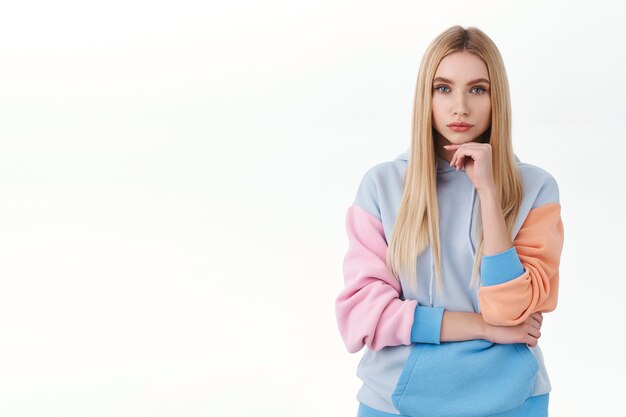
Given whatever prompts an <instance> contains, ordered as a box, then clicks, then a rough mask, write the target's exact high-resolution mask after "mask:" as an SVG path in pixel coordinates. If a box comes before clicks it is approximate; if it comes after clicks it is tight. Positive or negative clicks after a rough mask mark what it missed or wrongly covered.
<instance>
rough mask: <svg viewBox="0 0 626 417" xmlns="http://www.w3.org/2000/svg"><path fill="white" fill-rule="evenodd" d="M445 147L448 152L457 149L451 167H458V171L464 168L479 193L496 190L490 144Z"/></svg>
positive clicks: (471, 143)
mask: <svg viewBox="0 0 626 417" xmlns="http://www.w3.org/2000/svg"><path fill="white" fill-rule="evenodd" d="M443 147H444V148H446V150H454V149H456V152H455V153H454V155H453V156H452V159H451V160H450V166H456V170H457V171H458V170H459V169H461V167H462V166H464V167H465V173H466V174H467V176H468V178H469V179H470V181H471V182H472V184H474V188H476V190H477V191H479V192H480V191H482V190H487V189H490V188H491V189H492V190H493V189H495V182H494V180H493V168H492V162H491V161H492V157H491V155H492V153H491V145H490V144H489V143H476V142H469V143H462V144H460V145H455V144H453V145H444V146H443ZM466 158H467V159H466Z"/></svg>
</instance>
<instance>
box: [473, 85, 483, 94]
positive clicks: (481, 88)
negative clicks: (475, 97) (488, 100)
mask: <svg viewBox="0 0 626 417" xmlns="http://www.w3.org/2000/svg"><path fill="white" fill-rule="evenodd" d="M475 88H477V89H479V90H482V91H480V92H478V93H477V94H483V93H485V92H486V91H487V90H486V89H484V88H483V87H479V86H476V87H472V90H474V89H475Z"/></svg>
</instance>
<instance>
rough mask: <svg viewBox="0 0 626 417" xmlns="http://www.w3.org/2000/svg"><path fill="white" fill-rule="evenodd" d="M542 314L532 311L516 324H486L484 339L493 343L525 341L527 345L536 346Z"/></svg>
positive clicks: (539, 335) (539, 334)
mask: <svg viewBox="0 0 626 417" xmlns="http://www.w3.org/2000/svg"><path fill="white" fill-rule="evenodd" d="M542 323H543V314H541V312H538V313H533V314H531V315H530V316H528V318H527V319H526V320H525V321H524V322H522V323H520V324H518V325H517V326H494V325H492V324H487V331H486V337H485V338H486V339H487V340H488V341H490V342H493V343H502V344H509V343H526V345H528V346H536V345H537V342H538V340H539V338H540V337H541V332H540V331H539V329H541V324H542Z"/></svg>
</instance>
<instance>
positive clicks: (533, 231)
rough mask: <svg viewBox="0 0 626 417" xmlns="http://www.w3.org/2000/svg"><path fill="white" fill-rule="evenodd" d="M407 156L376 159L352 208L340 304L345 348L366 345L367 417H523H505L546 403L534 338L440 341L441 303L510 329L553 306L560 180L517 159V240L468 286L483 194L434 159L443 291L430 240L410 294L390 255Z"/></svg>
mask: <svg viewBox="0 0 626 417" xmlns="http://www.w3.org/2000/svg"><path fill="white" fill-rule="evenodd" d="M409 155H410V154H409V149H407V150H406V151H405V152H404V153H402V154H401V155H399V156H398V157H397V158H395V159H394V160H393V161H387V162H382V163H379V164H377V165H375V166H373V167H371V168H370V169H369V170H368V171H367V172H366V173H365V175H364V177H363V178H362V180H361V183H360V184H359V187H358V190H357V193H356V196H355V199H354V201H353V204H352V205H351V206H350V207H349V208H348V210H347V214H346V219H345V221H346V223H345V225H346V230H347V235H348V250H347V253H346V255H345V258H344V263H343V273H344V282H345V288H343V289H342V291H341V292H340V294H339V295H338V296H337V298H336V300H335V308H336V317H337V323H338V327H339V331H340V334H341V337H342V338H343V341H344V343H345V346H346V348H347V350H348V352H350V353H356V352H358V351H360V350H361V349H362V348H363V347H365V351H364V352H363V356H362V358H361V360H360V362H359V365H358V368H357V372H356V373H357V376H358V377H359V378H360V379H361V380H362V381H363V384H362V386H361V388H360V390H359V392H358V393H357V396H356V398H357V400H358V401H359V402H360V406H361V407H364V409H367V410H368V412H370V414H368V415H380V416H383V415H387V414H385V413H389V414H393V415H398V414H400V415H407V416H414V417H418V416H424V417H426V416H428V417H432V416H439V417H484V416H491V415H495V414H498V416H500V414H499V413H503V414H502V415H506V416H507V417H508V416H509V415H517V414H506V413H507V412H508V411H510V410H514V411H515V410H518V409H519V410H521V408H520V407H521V406H523V405H524V404H529V402H527V401H526V400H529V399H531V400H532V399H539V398H542V399H543V398H546V400H547V395H545V394H548V393H549V392H550V391H551V385H550V380H549V378H548V373H547V371H546V367H545V365H544V360H543V355H542V352H541V348H540V347H539V344H537V345H536V346H534V347H529V346H527V345H526V344H525V343H516V344H496V343H491V342H489V341H487V340H484V339H474V340H468V341H458V342H441V341H440V335H441V323H442V319H443V312H444V310H446V309H448V310H452V311H466V312H475V313H481V314H482V316H483V318H484V320H485V321H486V322H488V323H490V324H493V325H507V326H510V325H516V324H519V323H522V322H523V321H525V320H526V319H527V318H528V316H529V315H530V314H532V313H534V312H538V311H541V312H550V311H553V310H554V309H555V308H556V305H557V298H558V287H559V260H560V256H561V251H562V248H563V237H564V236H563V223H562V220H561V216H560V202H559V189H558V185H557V182H556V181H555V179H554V178H553V177H552V176H551V175H550V174H549V173H548V172H547V171H545V170H544V169H542V168H539V167H537V166H534V165H531V164H528V163H523V162H520V160H519V158H518V157H517V155H515V163H516V164H517V167H518V168H519V170H520V173H521V177H522V184H523V185H522V186H523V199H522V202H521V207H520V210H519V214H518V217H517V221H516V224H515V226H514V229H513V232H512V236H511V239H512V241H513V247H511V248H510V249H508V250H505V251H503V252H501V253H498V254H494V255H491V256H483V258H482V262H481V265H480V272H479V274H480V277H479V278H480V282H481V284H480V287H479V288H477V289H470V279H471V272H472V265H473V262H474V259H475V256H476V247H477V242H478V239H477V236H476V222H477V219H478V217H477V216H479V215H480V210H479V204H480V201H479V195H478V193H477V191H476V189H475V188H474V186H473V184H472V182H471V181H470V180H469V178H468V177H467V175H466V173H465V169H464V168H462V169H461V170H459V171H457V170H456V168H455V167H451V166H450V165H449V162H447V161H446V160H445V159H443V158H441V157H439V156H436V174H437V197H438V202H439V210H440V213H439V214H440V217H439V218H440V240H441V245H442V246H441V256H442V265H441V266H442V277H443V291H442V293H441V294H437V292H436V287H435V285H434V262H433V257H432V254H431V251H430V247H428V248H426V250H424V251H423V252H422V253H421V254H420V255H419V256H418V257H417V266H416V268H417V277H418V285H417V289H416V290H413V289H412V288H411V287H410V286H409V285H408V282H407V280H406V277H404V276H403V275H402V274H400V277H399V280H398V279H397V278H396V277H395V276H394V275H393V274H392V273H391V271H390V269H389V268H388V267H387V265H386V261H385V259H386V253H387V242H388V240H389V239H390V237H391V232H392V230H393V227H394V222H395V219H396V216H397V212H398V208H399V206H400V201H401V198H402V192H403V186H404V175H405V172H406V168H407V164H408V158H409ZM545 409H546V413H547V403H545ZM376 413H378V414H376ZM537 415H539V414H537Z"/></svg>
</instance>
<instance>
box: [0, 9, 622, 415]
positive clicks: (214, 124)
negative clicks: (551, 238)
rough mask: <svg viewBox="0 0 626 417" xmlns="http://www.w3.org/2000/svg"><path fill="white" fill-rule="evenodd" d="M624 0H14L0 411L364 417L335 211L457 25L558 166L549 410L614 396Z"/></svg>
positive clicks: (519, 120) (562, 411)
mask: <svg viewBox="0 0 626 417" xmlns="http://www.w3.org/2000/svg"><path fill="white" fill-rule="evenodd" d="M618 5H619V2H609V1H594V2H572V1H552V2H545V1H543V2H540V1H524V2H503V1H473V2H468V1H447V2H446V1H442V2H416V1H402V2H387V3H383V2H371V1H336V0H335V1H323V2H322V1H316V2H296V1H289V2H288V1H264V2H260V1H259V2H252V1H247V2H246V1H238V2H220V3H217V2H205V1H195V2H194V1H176V2H174V1H139V0H124V1H120V0H115V1H108V2H85V1H64V0H60V1H56V2H47V1H20V2H8V1H2V3H1V7H0V158H1V159H0V415H2V416H12V417H18V416H63V417H69V416H80V417H84V416H129V417H130V416H132V417H139V416H221V417H230V416H289V417H292V416H298V417H309V416H320V417H321V416H324V417H325V416H338V417H339V416H355V415H356V407H357V402H356V399H355V395H356V392H357V390H358V388H359V387H360V381H359V380H358V378H357V377H356V375H355V371H356V366H357V363H358V361H359V359H360V357H361V354H362V351H361V352H359V353H358V354H349V353H348V352H347V350H346V349H345V346H344V345H343V342H342V340H341V337H340V335H339V332H338V329H337V325H336V321H335V312H334V299H335V297H336V296H337V295H338V293H339V291H340V290H341V288H342V287H343V277H342V260H343V256H344V253H345V250H346V249H347V237H346V235H345V230H344V217H345V213H346V210H347V208H348V206H349V205H350V204H351V203H352V201H353V198H354V195H355V192H356V189H357V186H358V183H359V181H360V179H361V177H362V176H363V174H364V173H365V171H366V170H367V169H368V168H369V167H370V166H372V165H374V164H376V163H379V162H382V161H385V160H389V159H393V158H395V157H396V156H397V155H398V154H399V153H401V152H403V151H404V150H405V149H406V148H407V147H408V146H409V140H410V121H411V111H412V99H413V95H414V86H415V81H416V78H417V70H418V66H419V62H420V60H421V58H422V55H423V53H424V51H425V48H426V46H427V45H428V44H429V43H430V41H431V40H432V39H433V38H434V37H435V36H436V35H438V34H439V33H440V32H442V31H443V30H445V29H447V28H448V27H449V26H452V25H454V24H460V25H462V26H477V27H479V28H480V29H482V30H483V31H485V32H486V33H487V34H488V35H489V36H490V37H491V38H492V39H493V40H494V42H495V43H496V44H497V46H498V47H499V49H500V52H501V53H502V56H503V58H504V61H505V65H506V68H507V72H508V77H509V82H510V86H511V99H512V106H513V132H514V138H513V140H514V149H515V152H516V154H517V155H518V156H519V157H520V159H521V160H522V161H524V162H528V163H532V164H535V165H538V166H540V167H542V168H544V169H546V170H547V171H549V172H550V173H551V174H552V175H553V176H554V177H555V178H556V180H557V181H558V183H559V186H560V196H561V204H562V217H563V223H564V228H565V246H564V251H563V255H562V259H561V287H560V293H559V294H560V295H559V306H558V308H557V310H556V311H554V312H553V313H549V314H546V315H545V321H544V325H543V328H542V335H543V336H542V338H541V339H540V345H541V347H542V349H543V352H544V356H545V360H546V366H547V367H548V372H549V375H550V378H551V382H552V385H553V391H552V393H551V399H550V413H551V415H553V416H568V417H574V416H585V417H587V416H592V415H595V416H600V415H616V413H619V412H621V411H620V410H623V400H622V399H623V375H624V373H625V371H626V367H625V365H624V353H623V347H624V345H623V343H620V340H619V339H618V336H620V335H621V333H622V329H623V319H622V316H623V306H622V305H623V300H624V290H625V289H626V287H625V285H624V282H625V280H626V273H625V272H624V270H625V269H624V266H623V260H624V249H625V247H624V246H625V245H624V243H623V242H624V240H623V239H624V236H625V232H626V228H625V224H624V223H625V222H624V217H623V213H624V202H623V201H624V200H623V194H624V189H625V187H624V180H625V179H626V176H625V175H624V163H625V159H624V151H625V150H626V149H625V146H624V140H625V139H624V138H625V137H626V136H625V135H624V130H623V129H622V127H623V126H622V122H623V121H624V120H625V116H626V110H625V109H626V88H625V82H624V74H626V59H625V53H624V50H625V48H624V44H623V40H624V39H625V38H626V31H625V30H624V18H625V17H626V15H625V14H624V12H623V11H622V10H619V9H617V7H621V6H618Z"/></svg>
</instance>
